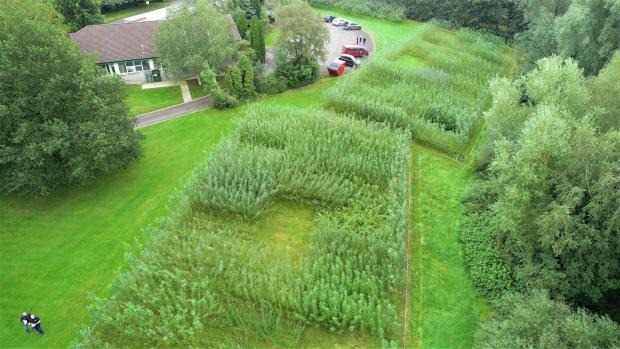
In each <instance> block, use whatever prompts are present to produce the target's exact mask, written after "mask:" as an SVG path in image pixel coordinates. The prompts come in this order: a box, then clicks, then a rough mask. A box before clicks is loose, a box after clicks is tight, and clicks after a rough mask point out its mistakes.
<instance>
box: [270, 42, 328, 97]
mask: <svg viewBox="0 0 620 349" xmlns="http://www.w3.org/2000/svg"><path fill="white" fill-rule="evenodd" d="M275 65H276V67H275V71H274V75H275V76H276V77H277V78H278V79H279V80H281V81H285V82H286V84H287V86H288V87H291V88H297V87H301V86H305V85H308V84H310V83H312V82H314V81H316V80H317V79H318V78H319V69H320V67H319V64H318V63H317V62H316V61H315V60H314V59H312V58H308V57H302V58H300V59H297V60H295V59H289V60H287V59H286V52H284V51H283V50H277V51H276V58H275Z"/></svg>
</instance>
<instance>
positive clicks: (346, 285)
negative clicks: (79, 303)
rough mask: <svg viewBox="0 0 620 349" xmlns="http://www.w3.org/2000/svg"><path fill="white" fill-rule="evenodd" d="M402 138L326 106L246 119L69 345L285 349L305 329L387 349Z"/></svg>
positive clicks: (395, 292)
mask: <svg viewBox="0 0 620 349" xmlns="http://www.w3.org/2000/svg"><path fill="white" fill-rule="evenodd" d="M309 113H310V114H311V115H308V114H309ZM409 142H410V139H409V135H408V133H407V132H406V131H400V130H393V129H391V128H390V127H389V126H387V125H379V124H374V123H368V122H364V121H360V120H354V119H350V118H343V117H336V116H334V115H332V114H329V113H326V112H309V111H307V110H299V109H290V108H283V107H258V108H257V109H256V110H254V111H251V112H249V113H248V115H247V116H246V117H245V118H244V119H243V120H242V121H241V122H240V123H239V125H238V126H237V129H236V132H235V133H234V134H233V135H232V136H231V137H230V138H229V139H227V140H226V141H225V142H224V143H222V144H221V146H220V148H219V150H218V151H216V152H215V153H214V154H213V155H212V156H211V158H210V159H209V160H208V162H207V163H206V165H204V166H202V167H200V168H198V169H197V171H196V172H195V175H194V176H193V178H192V180H191V181H190V183H189V184H188V185H187V188H186V190H184V192H183V193H182V194H180V195H179V198H178V204H177V205H176V207H175V209H174V210H173V212H172V213H171V214H170V215H169V216H168V218H167V219H166V220H165V221H164V222H163V223H162V224H161V225H160V226H159V228H157V229H156V230H154V231H153V232H152V239H151V241H150V242H149V243H148V244H147V245H146V246H144V247H143V248H142V252H141V253H140V254H139V255H137V256H133V257H131V258H130V263H129V264H130V265H131V267H130V268H129V270H127V271H126V272H124V273H122V274H120V275H119V277H118V280H117V282H116V285H115V288H114V293H113V296H112V297H111V298H109V299H102V300H98V301H97V302H95V306H94V310H95V312H94V314H96V315H95V319H94V322H93V324H92V326H91V327H90V328H88V329H85V331H84V332H83V335H82V337H81V339H80V342H79V346H82V347H92V346H101V345H104V344H109V345H112V346H125V345H128V344H129V343H142V344H143V345H145V346H155V347H162V346H163V347H170V346H177V347H189V346H198V347H222V346H241V347H244V346H252V347H256V346H259V347H262V346H264V347H273V346H277V345H282V346H285V347H290V346H295V345H296V344H298V343H299V339H300V337H301V335H302V334H303V332H304V330H305V328H306V327H307V326H310V325H320V326H322V327H323V328H325V329H329V330H331V331H334V332H337V333H344V332H347V333H352V332H356V333H364V334H367V335H372V336H374V337H376V338H377V339H378V340H380V341H382V342H383V343H384V345H396V344H398V342H399V340H400V338H401V336H402V333H401V324H400V321H401V317H400V309H399V306H400V304H399V302H398V300H399V299H401V298H402V292H403V286H404V270H405V263H406V261H405V259H406V257H405V256H406V253H405V248H406V246H405V237H406V232H407V224H408V204H407V202H408V200H407V199H408V195H409V182H408V177H409V175H408V171H409V169H410V164H409V163H410V148H409ZM136 324H139V326H137V325H136Z"/></svg>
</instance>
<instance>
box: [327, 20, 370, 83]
mask: <svg viewBox="0 0 620 349" xmlns="http://www.w3.org/2000/svg"><path fill="white" fill-rule="evenodd" d="M324 25H325V27H326V28H327V29H328V30H329V43H328V44H327V56H326V59H325V61H324V62H322V63H321V74H322V75H323V74H327V65H328V64H329V63H330V62H332V61H333V60H335V59H338V57H340V54H341V53H342V46H344V45H355V44H356V43H357V42H356V40H357V38H366V45H365V46H366V48H367V49H368V50H369V51H370V52H371V54H372V52H373V49H374V44H373V42H372V38H371V37H370V35H368V33H366V32H364V31H363V30H344V29H342V27H337V26H334V25H332V24H331V23H324ZM350 69H352V68H349V67H347V68H346V70H345V74H346V71H348V70H350Z"/></svg>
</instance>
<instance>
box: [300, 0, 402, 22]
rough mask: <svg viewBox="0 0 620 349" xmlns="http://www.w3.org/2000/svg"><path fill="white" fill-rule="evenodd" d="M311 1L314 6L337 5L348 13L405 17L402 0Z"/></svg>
mask: <svg viewBox="0 0 620 349" xmlns="http://www.w3.org/2000/svg"><path fill="white" fill-rule="evenodd" d="M309 2H310V4H311V5H313V6H324V7H335V8H338V9H340V10H342V11H345V12H347V13H353V14H356V15H361V16H373V17H377V18H383V19H387V20H390V21H400V20H403V19H404V18H405V7H404V6H403V4H402V1H400V0H310V1H309Z"/></svg>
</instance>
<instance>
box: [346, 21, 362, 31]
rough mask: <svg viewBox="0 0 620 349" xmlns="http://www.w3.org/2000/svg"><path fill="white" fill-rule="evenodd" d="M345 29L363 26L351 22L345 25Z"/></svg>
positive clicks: (355, 28) (357, 28)
mask: <svg viewBox="0 0 620 349" xmlns="http://www.w3.org/2000/svg"><path fill="white" fill-rule="evenodd" d="M344 30H362V26H361V25H359V24H357V23H353V22H351V23H349V24H347V25H345V26H344Z"/></svg>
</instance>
